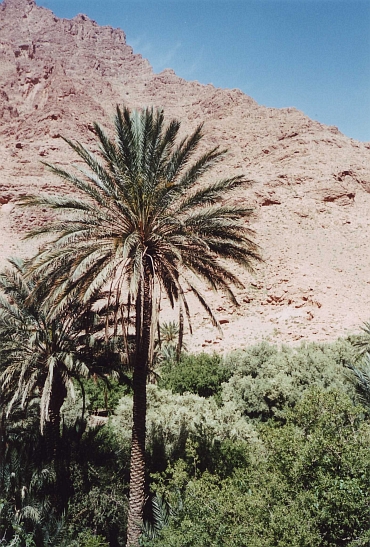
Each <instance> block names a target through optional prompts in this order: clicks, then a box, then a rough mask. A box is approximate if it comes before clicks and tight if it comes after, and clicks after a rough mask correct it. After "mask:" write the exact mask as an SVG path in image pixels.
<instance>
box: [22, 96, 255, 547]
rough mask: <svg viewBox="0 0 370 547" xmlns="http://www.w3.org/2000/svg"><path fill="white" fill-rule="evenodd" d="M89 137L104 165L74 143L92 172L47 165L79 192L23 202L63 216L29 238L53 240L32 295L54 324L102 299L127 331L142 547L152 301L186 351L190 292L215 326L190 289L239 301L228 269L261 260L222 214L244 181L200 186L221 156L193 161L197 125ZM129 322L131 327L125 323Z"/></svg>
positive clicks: (139, 116) (134, 116)
mask: <svg viewBox="0 0 370 547" xmlns="http://www.w3.org/2000/svg"><path fill="white" fill-rule="evenodd" d="M94 128H95V132H96V135H97V138H98V141H99V145H100V158H99V159H98V158H97V157H95V156H94V155H93V154H92V153H90V152H89V151H88V150H87V149H86V148H85V147H84V146H82V145H81V144H80V143H78V142H72V141H70V140H67V139H66V141H67V143H68V144H69V145H70V146H71V148H72V149H73V150H74V151H75V152H76V153H77V155H78V156H79V157H80V158H81V160H82V161H83V163H84V164H85V166H87V167H88V169H83V168H81V167H78V166H77V167H76V170H75V171H74V172H73V173H71V172H68V171H66V170H64V169H61V168H59V167H56V166H53V165H48V167H49V168H50V169H51V170H52V171H53V172H54V173H55V174H56V175H58V176H59V177H61V178H63V179H64V180H66V181H68V182H69V183H71V185H72V187H74V189H75V190H77V193H76V194H75V195H71V196H67V197H50V196H28V197H26V198H24V199H23V200H22V203H23V204H24V205H41V206H43V207H45V206H46V207H50V208H53V209H56V210H59V211H63V212H65V215H64V216H63V217H61V218H60V219H59V220H56V221H55V222H53V223H52V224H50V225H47V226H44V227H42V228H40V229H39V230H36V231H34V232H32V233H31V236H35V235H43V234H47V235H49V236H50V234H54V237H53V239H52V241H51V242H49V243H47V244H46V245H45V246H44V247H43V249H42V250H41V251H40V253H39V254H38V255H37V256H36V257H35V259H33V261H32V262H31V271H32V272H33V274H34V275H36V276H37V278H38V279H39V283H38V285H37V287H36V291H38V293H39V294H42V295H43V296H44V298H45V301H46V302H47V305H48V308H49V309H51V310H52V313H59V312H60V310H61V309H63V308H64V307H65V306H66V305H67V303H68V302H70V301H71V299H72V300H76V301H79V302H81V303H82V304H83V305H86V306H88V305H89V303H90V302H91V300H92V299H93V298H94V297H96V296H97V294H98V293H99V291H101V290H102V289H104V291H105V293H106V294H107V299H108V301H109V302H113V301H114V302H115V303H116V320H117V321H118V322H120V328H121V333H122V336H123V337H124V338H125V339H126V340H127V335H128V331H127V329H128V328H131V329H132V330H133V332H134V334H135V344H134V349H133V350H132V351H131V352H130V351H129V347H128V346H127V349H128V353H129V362H130V363H131V365H132V368H133V371H134V376H133V388H134V410H133V413H134V426H133V437H132V455H131V476H130V510H129V525H128V528H129V530H128V543H127V544H128V545H137V541H138V526H137V525H138V522H140V519H141V516H142V506H143V502H144V490H143V481H144V473H145V465H144V463H145V460H144V449H145V407H146V387H145V385H146V379H147V374H148V366H149V365H150V361H151V358H152V354H153V343H154V324H155V320H156V312H157V311H158V308H159V300H158V298H157V295H158V294H160V292H161V291H162V292H164V294H165V295H166V296H167V298H168V299H169V302H170V303H171V305H174V302H175V301H178V303H179V316H180V321H179V323H180V343H181V339H182V328H183V316H184V314H186V315H187V316H188V317H189V308H188V303H187V300H186V297H185V289H187V290H189V289H190V290H191V291H192V292H193V293H194V294H195V295H196V296H197V298H198V299H199V300H200V302H201V303H202V305H203V306H204V307H205V309H206V310H207V312H208V313H209V314H210V316H211V318H212V320H213V322H214V323H215V324H217V320H216V318H215V317H214V315H213V314H212V311H211V308H210V307H209V306H208V304H207V302H206V301H205V299H204V298H203V296H202V295H201V293H200V292H199V290H198V288H197V286H196V284H195V282H194V279H196V278H200V279H202V280H203V281H205V282H206V283H207V284H208V285H210V286H211V287H213V288H214V289H221V290H223V291H226V292H227V294H228V295H229V296H230V298H231V299H232V300H234V301H235V297H234V294H233V291H232V286H237V287H240V286H242V285H241V283H240V281H239V279H238V277H237V276H236V275H234V274H233V273H232V272H231V271H230V270H229V269H228V267H227V265H226V260H231V261H232V262H234V263H237V264H239V265H241V266H243V267H244V268H247V269H248V270H252V264H253V262H254V261H255V260H259V259H260V257H259V254H258V247H257V245H256V244H255V243H254V242H253V241H252V239H251V238H252V237H253V232H252V231H251V230H250V229H248V228H247V227H246V225H245V219H246V217H248V216H249V215H250V213H251V210H250V209H249V208H246V207H244V206H235V205H227V204H224V203H221V199H224V198H225V196H226V195H227V194H228V193H229V192H230V191H231V190H233V189H235V188H237V187H238V186H240V185H241V184H243V183H244V182H245V179H244V178H243V177H242V176H234V177H230V178H224V179H222V180H219V181H217V182H211V183H209V182H208V183H205V184H202V181H203V179H204V177H205V176H206V175H207V174H208V172H209V171H210V169H211V168H212V167H213V166H214V164H215V163H216V162H217V161H218V160H220V159H221V158H222V156H223V155H224V154H225V151H223V150H220V149H219V148H218V147H216V148H213V149H211V150H209V151H207V152H205V153H202V154H199V153H197V149H198V147H199V144H200V142H201V139H202V137H203V134H202V125H200V126H198V127H197V128H196V130H195V131H194V132H193V133H192V134H191V135H190V136H188V137H185V138H183V139H179V132H180V123H179V122H178V121H176V120H172V121H171V122H170V123H168V124H167V125H166V124H165V121H164V115H163V112H162V111H155V110H152V109H145V110H142V111H132V112H130V110H129V109H127V108H123V109H120V108H119V107H117V111H116V116H115V140H112V139H110V138H109V137H108V136H107V135H106V133H105V132H104V130H103V129H102V128H101V127H100V126H99V125H98V124H94ZM130 316H132V318H133V321H134V325H133V326H132V322H131V323H130V321H127V318H129V317H130ZM124 317H125V319H124ZM130 324H131V327H129V325H130ZM115 329H117V325H115ZM108 330H109V329H107V335H108V334H109V333H108ZM138 462H139V463H138ZM138 476H139V478H138ZM135 530H136V531H135Z"/></svg>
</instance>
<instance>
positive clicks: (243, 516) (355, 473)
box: [151, 391, 370, 547]
mask: <svg viewBox="0 0 370 547" xmlns="http://www.w3.org/2000/svg"><path fill="white" fill-rule="evenodd" d="M261 437H262V439H263V443H262V445H259V444H255V445H253V452H254V457H251V458H249V459H248V460H247V461H246V463H245V465H244V466H243V468H237V469H236V470H235V471H234V473H233V475H232V476H231V477H228V478H225V479H223V480H222V479H220V477H217V476H215V475H213V476H211V475H209V474H208V473H205V474H203V475H202V476H200V477H196V478H194V477H192V478H189V477H188V478H187V479H186V477H185V476H184V473H183V468H182V469H181V468H180V469H179V468H177V469H175V470H174V472H173V474H172V479H171V481H170V483H169V484H168V486H167V496H168V500H169V502H170V503H171V504H172V506H173V507H174V509H175V511H174V513H173V515H172V517H171V518H170V524H169V526H168V527H166V528H164V529H163V530H162V533H161V536H160V538H159V539H158V540H156V541H152V543H151V545H152V546H158V547H159V545H160V546H161V547H190V546H191V547H218V546H220V547H221V546H223V545H228V546H229V547H292V546H293V547H302V546H304V547H341V546H343V547H344V546H349V545H351V547H354V546H355V545H356V546H357V545H365V543H364V541H366V538H368V537H369V522H370V520H369V519H370V507H369V504H368V492H369V490H370V453H369V450H368V446H369V442H370V425H369V424H368V423H367V422H365V421H364V417H363V414H362V412H361V408H360V407H356V406H354V405H353V403H352V402H351V401H350V399H349V398H348V397H347V396H346V395H345V394H343V393H342V392H338V391H327V392H324V391H311V392H308V393H307V394H306V395H305V396H304V398H303V400H302V401H300V402H299V403H298V404H297V406H296V408H295V409H294V410H292V411H291V412H289V413H288V415H287V422H286V424H285V425H283V426H279V427H277V426H276V422H275V423H274V422H272V423H268V424H266V425H264V426H262V429H261ZM181 471H182V472H181ZM167 479H168V476H167ZM179 492H180V493H181V503H180V504H179V503H178V501H177V500H178V495H179Z"/></svg>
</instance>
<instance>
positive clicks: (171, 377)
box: [159, 353, 232, 397]
mask: <svg viewBox="0 0 370 547" xmlns="http://www.w3.org/2000/svg"><path fill="white" fill-rule="evenodd" d="M231 374H232V372H231V370H230V368H229V367H228V366H226V365H225V363H224V361H223V359H222V357H221V356H220V355H217V354H216V353H214V354H213V355H208V354H207V353H200V354H198V355H191V354H182V355H181V358H180V362H178V363H177V362H176V361H175V360H173V361H170V362H167V363H166V364H165V365H164V366H162V367H161V369H160V377H161V379H160V383H159V385H160V386H163V387H165V388H166V389H171V390H172V391H173V392H175V393H181V394H183V393H185V392H189V393H196V394H197V395H200V396H201V397H211V396H214V395H219V394H220V393H221V384H222V382H226V381H227V380H229V378H230V376H231Z"/></svg>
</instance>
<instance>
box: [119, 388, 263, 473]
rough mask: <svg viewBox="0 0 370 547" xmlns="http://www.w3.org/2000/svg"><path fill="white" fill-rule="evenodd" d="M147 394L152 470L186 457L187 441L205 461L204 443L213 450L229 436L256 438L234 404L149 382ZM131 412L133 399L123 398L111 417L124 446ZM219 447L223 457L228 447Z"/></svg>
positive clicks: (250, 439) (251, 426)
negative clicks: (195, 447)
mask: <svg viewBox="0 0 370 547" xmlns="http://www.w3.org/2000/svg"><path fill="white" fill-rule="evenodd" d="M147 395H148V399H147V446H148V452H149V455H150V462H152V463H151V465H150V469H151V471H159V470H163V469H164V468H165V466H166V465H167V463H168V462H173V461H174V460H175V459H177V458H179V457H185V453H186V446H187V443H189V442H191V443H195V445H197V447H198V448H197V453H199V454H200V458H201V460H202V461H203V462H205V456H206V454H208V449H207V450H205V447H206V445H207V446H209V450H212V451H214V453H216V451H217V450H221V448H217V446H220V444H222V443H224V442H226V441H228V440H229V439H230V440H239V441H243V440H244V441H246V440H248V441H253V440H256V439H257V433H256V431H255V428H254V427H253V425H251V424H250V423H248V422H247V421H246V420H245V419H244V418H243V416H242V414H241V412H240V411H239V410H238V409H237V408H236V407H235V405H234V404H233V403H226V404H225V405H222V406H221V407H220V406H219V405H218V404H217V403H216V401H215V400H214V399H213V398H209V399H205V398H204V397H200V396H199V395H195V394H193V393H184V394H183V395H180V394H173V393H172V392H170V391H168V390H165V389H159V388H158V387H157V386H155V385H148V394H147ZM131 412H132V400H131V398H130V397H124V398H122V399H121V402H120V404H119V405H118V407H117V409H116V413H115V416H113V417H112V419H111V424H112V428H113V430H114V431H115V433H116V435H117V436H118V437H119V438H120V439H121V441H122V443H123V444H124V445H128V444H129V442H130V434H131V423H132V416H131ZM188 446H189V444H188ZM211 447H212V448H211ZM222 450H225V457H226V451H227V449H226V448H223V449H222ZM220 455H221V454H220ZM204 466H205V467H207V464H206V463H204Z"/></svg>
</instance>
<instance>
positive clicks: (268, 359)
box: [221, 341, 353, 420]
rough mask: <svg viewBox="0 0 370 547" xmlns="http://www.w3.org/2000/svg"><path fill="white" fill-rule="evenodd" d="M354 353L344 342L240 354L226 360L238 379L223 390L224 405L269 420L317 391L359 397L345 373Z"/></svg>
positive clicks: (264, 347) (250, 350)
mask: <svg viewBox="0 0 370 547" xmlns="http://www.w3.org/2000/svg"><path fill="white" fill-rule="evenodd" d="M352 351H353V350H352V346H351V344H350V343H349V342H346V341H338V342H336V343H335V344H315V343H304V344H302V345H301V346H299V347H298V348H290V347H288V346H283V347H282V348H281V349H279V348H277V347H276V346H272V345H270V344H267V343H266V342H263V343H261V344H259V345H257V346H253V347H251V348H248V349H246V350H242V351H237V352H234V353H232V354H230V355H229V356H228V357H227V358H226V364H227V365H228V367H229V368H231V369H233V370H234V373H233V375H232V377H231V378H230V379H229V381H228V382H227V383H225V384H223V386H222V394H221V397H222V400H223V401H224V402H226V401H232V402H233V403H234V404H235V405H236V407H237V408H239V410H240V411H242V412H243V413H244V414H245V415H247V416H249V417H250V418H258V419H261V420H268V419H269V418H272V417H275V418H280V417H282V410H283V408H285V407H286V406H289V407H293V406H294V405H295V404H296V403H297V402H298V401H299V400H300V398H301V397H302V395H303V394H304V392H305V391H306V390H307V389H309V388H311V387H312V386H317V387H319V388H320V389H329V388H330V389H331V388H338V389H341V390H344V391H347V392H353V387H352V386H351V385H350V382H348V381H347V379H346V376H345V374H344V372H343V371H344V369H345V367H344V363H345V362H347V361H350V359H351V356H352Z"/></svg>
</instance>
